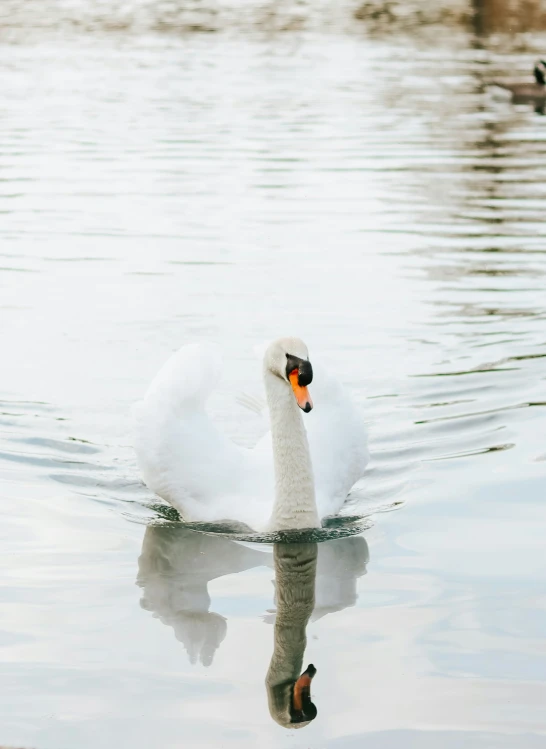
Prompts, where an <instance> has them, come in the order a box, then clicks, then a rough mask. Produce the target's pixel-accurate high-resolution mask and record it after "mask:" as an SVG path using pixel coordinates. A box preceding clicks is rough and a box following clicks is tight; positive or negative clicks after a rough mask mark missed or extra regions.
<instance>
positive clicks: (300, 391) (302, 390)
mask: <svg viewBox="0 0 546 749" xmlns="http://www.w3.org/2000/svg"><path fill="white" fill-rule="evenodd" d="M288 379H289V380H290V384H291V385H292V390H293V391H294V395H295V396H296V402H297V404H298V406H299V407H300V408H301V409H302V411H305V413H306V414H307V413H309V411H310V410H311V409H312V408H313V401H312V400H311V396H310V395H309V390H308V389H307V388H306V387H302V386H301V385H300V384H299V383H298V370H297V369H293V370H292V371H291V372H290V374H289V375H288Z"/></svg>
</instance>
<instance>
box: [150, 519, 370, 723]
mask: <svg viewBox="0 0 546 749" xmlns="http://www.w3.org/2000/svg"><path fill="white" fill-rule="evenodd" d="M367 562H368V545H367V544H366V541H365V540H364V538H362V537H360V536H352V537H350V538H343V539H335V540H332V541H325V542H324V543H321V544H316V543H292V544H276V545H275V547H274V550H273V554H271V553H269V551H268V550H267V547H263V550H260V549H259V547H249V546H246V545H243V544H240V543H237V542H235V541H232V540H230V539H227V538H224V537H222V536H214V535H205V534H203V533H197V532H195V531H191V530H189V529H188V528H185V527H184V526H182V525H180V524H178V523H176V524H172V525H155V526H153V525H151V526H148V528H147V529H146V532H145V534H144V540H143V543H142V552H141V555H140V557H139V560H138V568H139V569H138V577H137V584H138V585H139V586H140V587H141V588H142V597H141V606H142V608H144V609H146V610H147V611H150V612H152V613H153V614H154V616H155V617H157V618H158V619H159V620H160V621H161V622H162V623H163V624H166V625H167V626H169V627H172V628H173V630H174V634H175V637H176V639H177V640H179V641H180V642H181V643H182V644H183V645H184V648H185V649H186V652H187V654H188V657H189V660H190V662H191V663H196V662H197V661H199V662H200V663H202V664H203V665H204V666H209V665H210V664H211V663H212V661H213V658H214V654H215V653H216V651H217V650H218V648H219V647H220V645H221V644H222V641H223V640H224V638H225V636H226V632H227V621H226V619H225V618H224V617H223V616H221V615H220V614H217V613H215V612H213V611H210V606H211V598H210V595H209V593H208V589H207V586H208V583H209V582H210V581H211V580H214V579H216V578H218V577H222V576H224V575H230V574H233V573H237V572H242V571H244V570H249V569H252V568H253V567H262V566H268V567H273V568H274V570H275V604H276V617H275V619H274V621H275V625H274V647H273V656H272V658H271V662H270V665H269V669H268V672H267V676H266V690H267V695H268V702H269V710H270V713H271V717H272V718H273V719H274V720H275V721H276V722H277V723H279V724H280V725H283V726H285V727H292V728H293V727H300V726H303V725H306V724H308V723H309V721H311V720H313V718H314V717H315V716H316V708H315V706H314V704H313V702H312V700H311V680H312V679H313V676H314V675H315V667H314V666H313V665H312V664H310V665H309V666H308V667H307V668H306V669H305V670H304V671H303V673H302V672H301V669H302V665H303V658H304V655H305V646H306V627H307V624H308V622H309V620H311V621H314V620H316V619H319V618H321V617H323V616H325V615H327V614H329V613H332V612H335V611H340V610H341V609H344V608H346V607H347V606H352V605H354V603H355V602H356V599H357V580H358V578H359V577H360V576H361V575H363V574H365V572H366V564H367ZM268 619H269V620H270V621H271V620H272V619H273V617H266V621H267V620H268Z"/></svg>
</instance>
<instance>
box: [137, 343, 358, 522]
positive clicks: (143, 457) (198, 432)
mask: <svg viewBox="0 0 546 749" xmlns="http://www.w3.org/2000/svg"><path fill="white" fill-rule="evenodd" d="M292 367H294V368H293V369H292V371H291V372H289V371H288V370H289V369H291V368H292ZM221 368H222V367H221V357H220V351H219V348H218V347H216V346H214V345H210V344H191V345H187V346H184V347H182V348H181V349H180V350H179V351H177V352H176V353H175V354H173V355H172V356H171V358H170V359H169V360H168V361H167V362H166V364H165V365H164V366H163V368H162V369H161V370H160V371H159V373H158V374H157V375H156V377H155V379H154V380H153V381H152V383H151V385H150V387H149V388H148V391H147V393H146V395H145V397H144V400H143V401H141V402H140V403H138V404H137V405H136V407H135V409H134V417H135V439H134V445H135V450H136V454H137V460H138V465H139V469H140V471H141V474H142V477H143V479H144V481H145V483H146V485H147V486H148V488H149V489H151V490H152V491H153V492H155V493H156V494H158V495H159V496H160V497H162V498H163V499H165V500H166V501H167V502H169V503H170V504H171V505H173V506H174V507H175V508H176V509H177V510H178V511H179V512H180V513H181V515H182V516H183V518H184V519H185V520H187V521H204V522H218V521H225V520H232V521H233V520H234V521H237V522H239V523H243V524H245V525H246V526H248V527H250V528H252V529H254V530H256V531H263V530H281V529H289V528H313V527H319V526H320V519H321V518H323V517H325V516H327V515H333V514H335V513H337V512H338V511H339V509H340V508H341V506H342V505H343V503H344V501H345V499H346V497H347V494H348V492H349V490H350V489H351V487H352V486H353V484H354V483H355V482H356V481H357V480H358V479H359V478H360V477H361V476H362V474H363V472H364V469H365V467H366V464H367V461H368V451H367V434H366V429H365V426H364V423H363V420H362V417H361V415H360V413H359V412H358V410H357V409H355V407H354V405H353V403H352V401H351V399H350V397H349V395H348V394H347V392H346V391H345V390H344V388H343V387H342V386H341V384H340V383H339V382H338V381H337V379H336V378H335V377H332V376H330V375H328V374H327V373H326V372H324V371H323V370H322V369H320V368H316V367H315V370H314V372H313V371H312V368H311V364H310V362H309V361H308V352H307V348H306V347H305V344H304V343H303V342H302V341H300V340H299V339H297V338H284V339H279V340H278V341H274V342H273V343H272V344H271V345H270V346H269V347H268V348H267V350H266V352H265V355H264V359H263V380H264V385H265V390H266V396H267V405H268V408H269V420H270V427H271V430H270V432H268V433H267V434H266V435H264V437H263V438H262V439H261V440H259V441H258V443H257V444H256V445H255V447H254V449H246V448H242V447H239V446H238V445H236V444H235V443H233V442H232V441H231V440H230V439H228V438H227V437H226V436H225V435H224V434H223V433H222V431H221V430H220V429H219V428H218V427H217V426H216V424H215V423H214V422H213V420H212V419H211V418H210V417H209V416H208V414H207V412H206V410H205V404H206V400H207V397H208V395H209V392H210V386H211V384H213V383H214V382H216V381H218V380H219V379H220V374H221ZM309 378H311V379H312V383H311V380H310V379H309ZM308 384H310V385H311V389H312V395H313V399H314V401H315V404H316V408H315V409H314V410H313V411H311V412H310V413H308V411H309V409H310V408H311V407H312V405H311V399H310V395H309V393H308V391H307V385H308ZM302 411H305V413H302Z"/></svg>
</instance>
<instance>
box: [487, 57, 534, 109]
mask: <svg viewBox="0 0 546 749" xmlns="http://www.w3.org/2000/svg"><path fill="white" fill-rule="evenodd" d="M533 75H534V77H535V81H534V83H533V82H531V81H529V82H528V83H522V82H518V81H495V82H494V84H493V85H495V86H498V87H499V88H503V89H505V90H506V91H509V92H510V93H511V94H512V104H533V105H534V107H535V112H538V113H539V114H544V108H545V105H546V61H545V60H538V61H537V62H536V64H535V67H534V68H533Z"/></svg>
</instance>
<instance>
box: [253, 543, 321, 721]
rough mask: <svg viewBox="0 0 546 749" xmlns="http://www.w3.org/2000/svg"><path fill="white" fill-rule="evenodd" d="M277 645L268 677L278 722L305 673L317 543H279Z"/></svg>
mask: <svg viewBox="0 0 546 749" xmlns="http://www.w3.org/2000/svg"><path fill="white" fill-rule="evenodd" d="M274 556H275V587H276V598H277V618H276V620H275V645H274V649H273V656H272V658H271V663H270V665H269V670H268V672H267V677H266V680H265V681H266V686H267V691H268V696H269V707H270V711H271V714H272V716H273V717H274V718H275V720H277V721H278V722H282V720H279V718H282V716H283V715H287V716H288V718H287V722H290V720H289V711H290V704H289V701H290V698H291V689H292V685H293V683H294V682H295V681H296V679H297V678H298V677H299V675H300V673H301V668H302V663H303V656H304V653H305V646H306V644H307V637H306V634H305V628H306V626H307V622H308V621H309V617H310V616H311V613H312V611H313V607H314V605H315V577H316V570H317V545H316V544H277V545H276V546H275V550H274Z"/></svg>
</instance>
